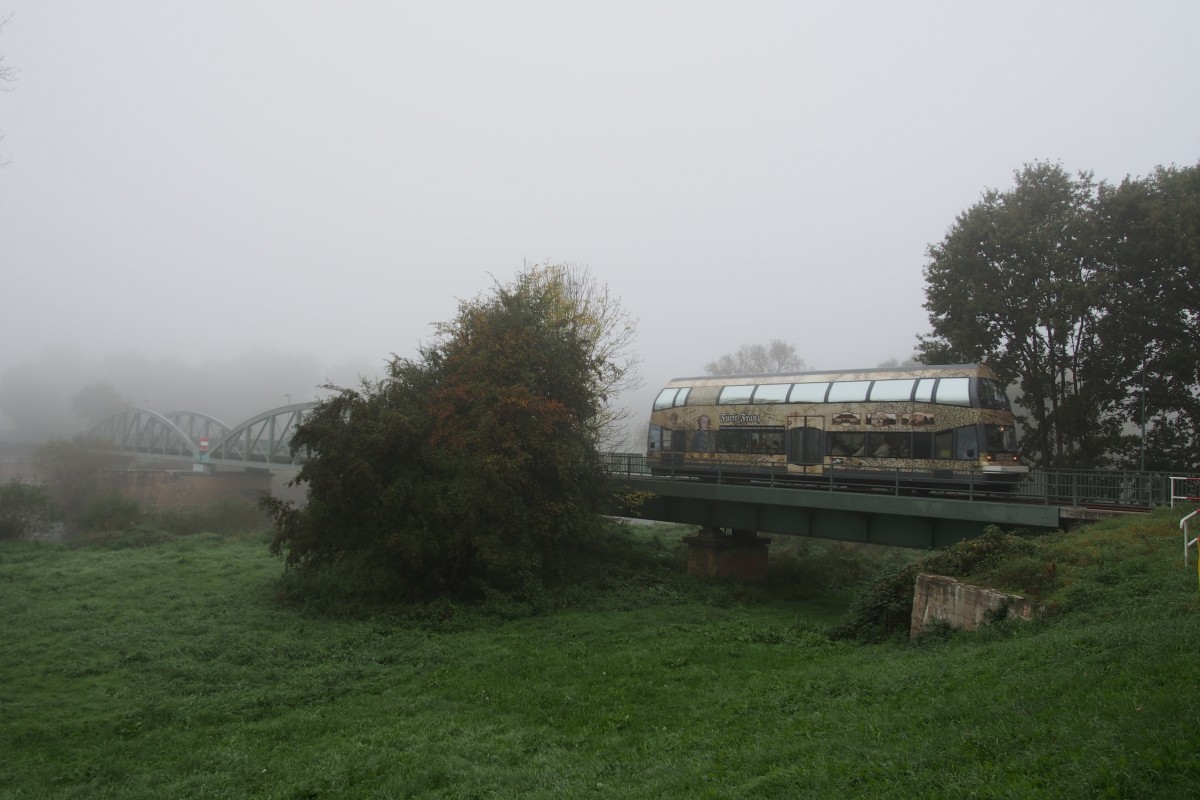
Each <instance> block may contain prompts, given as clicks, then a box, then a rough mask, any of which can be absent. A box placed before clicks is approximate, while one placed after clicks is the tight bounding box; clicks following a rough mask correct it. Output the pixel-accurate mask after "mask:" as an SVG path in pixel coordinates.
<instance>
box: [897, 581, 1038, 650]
mask: <svg viewBox="0 0 1200 800" xmlns="http://www.w3.org/2000/svg"><path fill="white" fill-rule="evenodd" d="M1033 611H1034V608H1033V603H1031V602H1030V601H1029V600H1026V599H1025V598H1024V597H1021V595H1019V594H1009V593H1007V592H998V591H996V590H995V589H984V588H982V587H980V586H973V585H972V584H969V583H962V582H961V581H956V580H955V579H954V578H948V577H946V576H945V575H918V576H917V581H916V588H915V590H914V593H913V610H912V624H911V626H910V628H909V632H908V635H909V636H910V637H915V636H920V635H921V634H922V633H924V632H925V630H926V629H927V628H928V627H929V626H930V625H932V624H934V623H939V622H940V623H945V624H947V625H949V626H950V627H951V628H962V629H964V630H968V631H972V630H975V629H976V628H978V627H979V626H980V625H983V624H986V623H987V622H988V621H990V620H994V619H996V618H997V617H1000V616H1009V617H1012V616H1016V617H1020V618H1022V619H1030V618H1031V617H1033Z"/></svg>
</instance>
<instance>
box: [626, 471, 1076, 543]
mask: <svg viewBox="0 0 1200 800" xmlns="http://www.w3.org/2000/svg"><path fill="white" fill-rule="evenodd" d="M620 483H622V484H624V486H625V488H627V489H629V490H632V491H634V492H639V493H645V494H646V496H647V497H649V499H648V500H647V501H646V502H645V503H644V504H643V505H642V506H641V509H640V511H641V516H643V517H644V518H646V519H656V520H661V521H664V522H679V523H684V524H689V525H699V526H701V527H715V528H729V529H732V530H747V531H760V532H762V533H779V534H788V535H793V536H811V537H816V538H822V539H836V540H840V541H847V542H867V543H872V544H886V545H892V546H901V547H921V548H927V547H928V548H933V547H945V546H946V545H949V544H952V543H953V542H957V541H960V540H962V539H970V538H973V537H975V536H979V535H980V534H982V533H983V532H984V530H985V529H986V528H987V527H988V526H989V525H998V526H1000V527H1002V528H1005V529H1008V530H1013V529H1025V530H1029V531H1038V532H1042V531H1053V530H1057V529H1058V528H1059V527H1060V511H1061V510H1060V509H1059V508H1058V507H1057V506H1050V505H1026V504H1019V503H1003V502H987V501H979V500H976V501H973V502H972V501H967V500H961V499H948V498H934V497H897V496H894V495H887V494H876V493H871V492H828V491H820V490H805V489H796V488H772V487H758V486H733V485H718V484H712V483H703V482H698V481H670V480H663V479H660V478H649V477H647V478H636V477H627V478H623V479H621V481H620Z"/></svg>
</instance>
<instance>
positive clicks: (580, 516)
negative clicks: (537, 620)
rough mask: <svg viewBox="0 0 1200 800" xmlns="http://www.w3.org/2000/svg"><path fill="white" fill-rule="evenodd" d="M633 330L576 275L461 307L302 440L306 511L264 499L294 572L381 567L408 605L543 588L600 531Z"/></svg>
mask: <svg viewBox="0 0 1200 800" xmlns="http://www.w3.org/2000/svg"><path fill="white" fill-rule="evenodd" d="M631 332H632V325H631V323H630V321H629V319H628V317H627V316H626V315H625V314H624V313H623V312H622V311H621V310H620V308H619V307H618V306H617V305H616V304H615V303H614V302H612V301H611V300H610V299H609V298H608V295H607V293H606V292H604V291H603V290H601V289H599V288H597V287H596V286H595V283H594V281H592V279H591V278H590V276H589V275H588V274H587V273H586V271H583V270H580V269H577V268H572V267H565V266H560V265H544V266H535V267H531V268H527V269H523V270H522V271H521V272H519V273H518V275H517V277H516V279H515V280H514V281H513V282H512V283H511V284H508V285H504V286H502V285H496V286H495V287H493V289H492V291H491V292H490V293H489V294H487V295H483V296H480V297H478V298H476V299H473V300H470V301H464V302H462V303H460V304H459V308H458V312H457V314H456V315H455V317H454V318H453V319H452V320H451V321H449V322H446V323H443V324H440V325H438V326H437V327H436V339H435V341H434V342H433V343H432V344H429V345H427V346H423V347H422V348H420V351H419V355H418V357H417V358H416V359H404V358H399V357H394V358H393V359H392V361H391V362H390V364H389V366H388V371H387V375H386V377H385V378H383V379H382V380H380V381H377V382H371V381H364V382H363V383H362V385H361V386H360V387H359V388H357V389H345V388H339V387H327V388H329V389H331V390H333V391H334V392H335V394H333V395H332V396H331V397H329V398H328V399H326V400H324V401H322V402H321V403H319V404H318V406H317V408H316V409H315V411H314V412H313V414H312V415H311V416H310V417H309V418H308V419H307V420H306V421H305V422H304V423H303V424H302V425H300V426H299V428H298V429H297V431H296V433H295V434H294V436H293V439H292V443H293V446H294V447H297V448H303V449H305V450H307V451H308V453H309V459H308V461H307V462H306V463H305V465H304V467H303V468H302V469H301V471H300V473H299V475H298V477H297V479H296V482H297V483H300V484H306V485H307V487H308V503H307V505H306V506H304V507H303V508H301V509H297V508H293V507H291V506H290V505H287V504H284V503H281V502H279V501H275V500H266V501H264V503H265V505H266V507H267V508H268V510H270V511H271V512H272V514H273V516H274V520H275V537H274V540H273V542H272V551H273V552H275V553H276V554H280V555H286V563H287V565H288V567H289V568H292V569H298V570H320V569H323V568H326V567H329V566H332V565H335V564H338V563H341V562H345V561H347V560H353V559H360V558H362V559H369V560H370V561H371V562H372V563H373V564H375V565H384V566H386V568H387V569H388V570H389V571H390V572H391V573H392V574H393V575H394V576H395V577H396V578H397V579H398V580H399V581H400V582H401V584H402V585H403V587H404V591H405V592H407V593H408V594H410V595H429V594H436V593H443V592H455V591H461V590H464V589H467V588H469V587H471V586H474V585H477V584H479V583H480V582H482V583H485V584H488V585H496V586H513V585H517V584H521V583H524V582H527V581H534V580H541V579H546V578H549V577H552V576H553V575H554V574H555V573H556V572H557V570H558V568H559V566H560V565H561V564H562V559H564V558H565V557H566V554H567V553H568V551H569V550H570V548H571V546H572V545H574V544H576V543H578V542H581V541H584V540H586V539H587V538H589V537H590V536H591V535H592V534H594V533H595V532H596V531H597V530H598V520H599V517H598V512H599V510H600V509H601V508H602V504H603V502H604V501H605V499H606V492H607V479H606V473H605V471H604V469H603V465H602V462H601V458H600V453H599V448H600V446H601V443H602V442H603V441H604V440H605V438H606V436H607V434H608V430H609V428H608V426H609V425H610V424H611V423H612V420H613V419H614V417H615V416H619V415H614V414H612V413H610V412H609V411H608V407H609V405H608V404H609V401H610V400H611V399H612V397H613V393H614V391H615V390H616V389H617V388H618V387H621V386H623V385H625V383H626V382H628V381H629V380H630V373H631V371H632V369H633V360H632V358H631V357H630V356H629V355H628V352H627V349H626V347H627V345H628V343H629V342H630V336H631Z"/></svg>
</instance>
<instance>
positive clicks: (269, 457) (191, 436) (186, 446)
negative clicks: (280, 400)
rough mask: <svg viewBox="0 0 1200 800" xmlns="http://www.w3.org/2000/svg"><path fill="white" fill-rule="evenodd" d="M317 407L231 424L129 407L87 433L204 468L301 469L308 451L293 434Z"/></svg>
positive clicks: (134, 451)
mask: <svg viewBox="0 0 1200 800" xmlns="http://www.w3.org/2000/svg"><path fill="white" fill-rule="evenodd" d="M314 407H316V403H293V404H291V405H286V406H280V407H279V408H273V409H271V410H270V411H264V412H263V413H261V414H259V415H258V416H255V417H252V418H250V419H248V420H246V421H245V422H243V423H241V424H239V425H235V426H232V427H231V426H229V425H226V424H225V423H224V422H222V421H221V420H219V419H217V418H215V417H211V416H209V415H207V414H202V413H200V412H198V411H172V412H169V413H167V414H159V413H158V412H155V411H150V410H149V409H145V408H126V409H124V410H122V411H118V412H117V413H115V414H113V415H112V416H110V417H108V418H107V419H105V420H102V421H101V422H100V423H98V424H97V425H96V426H95V427H94V428H92V430H91V431H89V432H88V437H89V438H90V439H92V440H93V441H96V442H98V443H99V444H101V445H102V446H104V447H107V448H109V449H111V450H116V451H118V452H121V453H127V454H130V455H138V456H146V457H150V458H164V459H183V458H189V459H191V460H192V461H193V463H194V464H195V465H196V468H197V469H204V468H205V466H230V467H259V468H273V467H293V468H294V467H298V466H300V465H301V464H303V463H304V461H305V456H304V454H303V453H296V454H294V455H293V453H292V451H291V439H292V434H293V433H294V432H295V430H296V427H297V426H298V425H299V424H300V423H301V422H303V421H304V419H305V417H307V416H308V414H310V413H311V412H312V409H313V408H314Z"/></svg>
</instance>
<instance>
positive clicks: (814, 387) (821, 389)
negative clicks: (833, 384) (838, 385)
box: [788, 381, 829, 403]
mask: <svg viewBox="0 0 1200 800" xmlns="http://www.w3.org/2000/svg"><path fill="white" fill-rule="evenodd" d="M828 389H829V382H828V381H826V382H824V383H796V384H793V385H792V392H791V394H789V395H788V402H789V403H824V402H825V392H826V391H827V390H828Z"/></svg>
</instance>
